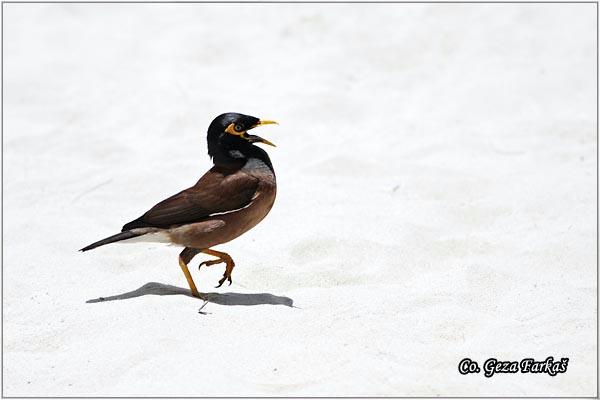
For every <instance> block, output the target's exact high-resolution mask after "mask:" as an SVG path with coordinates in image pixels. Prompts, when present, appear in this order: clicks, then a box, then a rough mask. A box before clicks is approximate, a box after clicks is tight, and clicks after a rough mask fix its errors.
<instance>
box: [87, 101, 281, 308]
mask: <svg viewBox="0 0 600 400" xmlns="http://www.w3.org/2000/svg"><path fill="white" fill-rule="evenodd" d="M270 124H277V122H275V121H271V120H262V119H259V118H256V117H253V116H250V115H245V114H240V113H233V112H228V113H224V114H221V115H219V116H218V117H216V118H215V119H214V120H213V121H212V122H211V124H210V125H209V127H208V132H207V135H206V139H207V145H208V146H207V147H208V155H209V157H210V159H211V160H212V162H213V166H212V168H210V170H209V171H208V172H206V173H205V174H204V175H203V176H202V177H201V178H200V179H199V180H198V181H197V182H196V184H195V185H193V186H191V187H189V188H187V189H185V190H182V191H181V192H179V193H177V194H175V195H173V196H171V197H169V198H167V199H165V200H163V201H161V202H160V203H157V204H156V205H155V206H154V207H152V208H150V210H148V211H147V212H146V213H144V214H143V215H142V216H141V217H139V218H137V219H134V220H133V221H131V222H128V223H126V224H125V225H124V226H123V228H122V230H121V232H120V233H117V234H115V235H112V236H109V237H107V238H104V239H102V240H99V241H97V242H94V243H92V244H90V245H88V246H85V247H84V248H82V249H80V251H82V252H85V251H88V250H92V249H95V248H97V247H100V246H104V245H107V244H109V243H116V242H124V243H127V242H158V243H168V244H171V245H176V246H181V247H183V250H182V251H181V253H180V254H179V266H180V267H181V270H182V271H183V274H184V275H185V278H186V280H187V283H188V286H189V287H190V290H191V292H192V295H193V296H195V297H200V293H199V292H198V289H197V287H196V284H195V283H194V280H193V279H192V275H191V274H190V271H189V268H188V264H189V263H190V261H191V260H192V258H194V257H195V256H196V255H197V254H199V253H204V254H207V255H210V256H214V257H216V259H211V260H208V261H203V262H201V263H200V266H199V268H201V267H202V266H211V265H215V264H220V263H224V264H225V272H224V273H223V277H222V278H221V279H220V280H219V283H218V285H217V286H216V287H217V288H218V287H221V285H223V283H224V282H225V281H228V282H229V285H231V282H232V279H231V273H232V271H233V268H234V267H235V263H234V261H233V259H232V258H231V256H230V255H229V254H227V253H224V252H222V251H217V250H214V249H212V247H214V246H217V245H220V244H223V243H227V242H229V241H231V240H233V239H235V238H237V237H239V236H240V235H242V234H243V233H245V232H247V231H248V230H250V229H252V228H253V227H254V226H256V225H257V224H258V223H259V222H260V221H262V220H263V219H264V218H265V217H266V216H267V214H268V213H269V211H270V210H271V208H272V207H273V204H274V202H275V197H276V193H277V183H276V179H275V170H274V169H273V164H272V163H271V159H270V158H269V155H268V154H267V152H266V151H265V150H264V149H262V148H261V147H259V146H257V144H259V143H262V144H266V145H270V146H273V147H275V145H274V144H273V143H271V142H270V141H268V140H266V139H263V138H261V137H260V136H257V135H252V134H249V133H248V131H250V130H251V129H254V128H256V127H260V126H264V125H270Z"/></svg>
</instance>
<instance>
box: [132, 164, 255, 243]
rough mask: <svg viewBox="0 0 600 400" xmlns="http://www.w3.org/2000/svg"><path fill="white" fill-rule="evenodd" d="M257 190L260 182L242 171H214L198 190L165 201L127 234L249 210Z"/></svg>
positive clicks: (149, 212)
mask: <svg viewBox="0 0 600 400" xmlns="http://www.w3.org/2000/svg"><path fill="white" fill-rule="evenodd" d="M257 189H258V179H257V178H255V177H253V176H251V175H248V174H246V173H245V172H243V171H242V170H239V169H238V170H236V171H231V170H226V169H222V168H217V167H213V168H212V169H211V170H210V171H208V172H207V173H206V174H204V176H202V177H201V178H200V180H198V182H197V183H196V184H195V185H194V186H192V187H190V188H188V189H185V190H183V191H181V192H179V193H177V194H176V195H174V196H171V197H169V198H168V199H165V200H163V201H161V202H160V203H158V204H156V205H155V206H154V207H152V208H151V209H150V210H148V212H146V213H145V214H144V215H142V216H141V217H139V218H138V219H136V220H134V221H131V222H129V223H128V224H125V226H123V231H126V230H130V229H134V228H145V227H156V228H170V227H172V226H176V225H184V224H189V223H193V222H198V221H200V220H202V219H203V218H206V217H208V216H210V215H211V214H214V213H222V212H227V211H231V210H235V209H238V208H242V207H245V206H246V205H248V204H249V203H250V202H251V201H252V198H253V197H254V195H255V194H256V191H257Z"/></svg>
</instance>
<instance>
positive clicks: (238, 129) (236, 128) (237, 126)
mask: <svg viewBox="0 0 600 400" xmlns="http://www.w3.org/2000/svg"><path fill="white" fill-rule="evenodd" d="M233 129H235V130H236V131H237V132H241V131H243V130H244V128H243V127H242V126H241V125H240V124H235V126H234V127H233Z"/></svg>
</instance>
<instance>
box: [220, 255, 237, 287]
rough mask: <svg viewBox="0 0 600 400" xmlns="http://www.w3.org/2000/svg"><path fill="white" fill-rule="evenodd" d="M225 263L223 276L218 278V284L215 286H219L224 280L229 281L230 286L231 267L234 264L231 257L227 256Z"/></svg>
mask: <svg viewBox="0 0 600 400" xmlns="http://www.w3.org/2000/svg"><path fill="white" fill-rule="evenodd" d="M225 263H226V266H225V273H224V274H223V277H222V278H221V279H220V280H219V284H218V285H217V286H215V287H217V288H220V287H221V285H223V283H224V282H225V281H226V280H227V281H229V285H230V286H231V272H232V271H233V267H235V264H234V262H233V260H232V259H231V257H229V260H226V261H225Z"/></svg>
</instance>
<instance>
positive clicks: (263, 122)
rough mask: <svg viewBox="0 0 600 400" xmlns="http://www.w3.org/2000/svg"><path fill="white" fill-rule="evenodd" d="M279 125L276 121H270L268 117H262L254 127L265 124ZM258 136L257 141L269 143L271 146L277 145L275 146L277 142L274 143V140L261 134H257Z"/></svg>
mask: <svg viewBox="0 0 600 400" xmlns="http://www.w3.org/2000/svg"><path fill="white" fill-rule="evenodd" d="M273 124H275V125H279V123H278V122H276V121H270V120H268V119H261V120H260V121H258V123H257V124H256V125H254V126H253V127H252V128H256V127H257V126H263V125H273ZM255 137H256V138H257V140H256V141H257V142H259V143H264V144H268V145H269V146H273V147H277V146H275V144H273V143H272V142H270V141H268V140H267V139H263V138H261V137H260V136H255Z"/></svg>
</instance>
